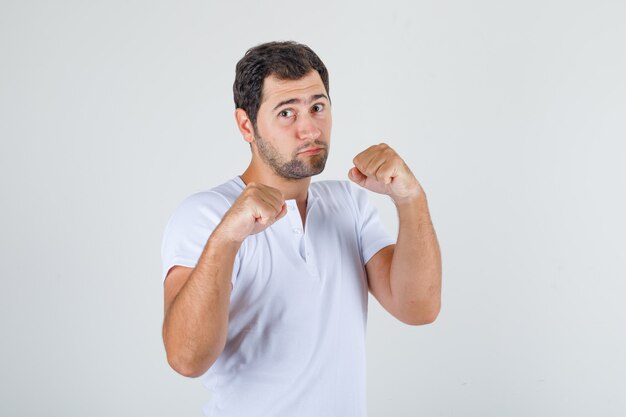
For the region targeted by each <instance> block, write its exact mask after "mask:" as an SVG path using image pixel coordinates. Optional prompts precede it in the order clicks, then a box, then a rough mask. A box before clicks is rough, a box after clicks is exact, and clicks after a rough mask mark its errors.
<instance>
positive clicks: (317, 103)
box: [163, 71, 441, 377]
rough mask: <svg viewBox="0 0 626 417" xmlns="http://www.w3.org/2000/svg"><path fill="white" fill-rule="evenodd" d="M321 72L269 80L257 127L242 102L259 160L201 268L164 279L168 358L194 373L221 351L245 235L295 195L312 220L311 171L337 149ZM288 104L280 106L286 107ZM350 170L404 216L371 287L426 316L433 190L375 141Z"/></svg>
mask: <svg viewBox="0 0 626 417" xmlns="http://www.w3.org/2000/svg"><path fill="white" fill-rule="evenodd" d="M327 97H328V93H327V92H326V90H325V88H324V85H323V83H322V80H321V78H320V77H319V74H318V73H317V72H316V71H311V72H309V73H308V74H306V75H305V76H304V77H303V78H301V79H299V80H279V79H277V78H275V77H273V76H269V77H267V78H266V79H265V81H264V86H263V95H262V101H261V105H260V108H259V112H258V116H257V125H256V129H255V127H254V126H253V125H252V121H251V120H250V119H249V118H248V115H247V113H246V112H245V111H244V110H243V109H237V110H236V111H235V119H236V122H237V126H238V128H239V130H240V132H241V134H242V136H243V139H244V140H245V141H246V142H248V143H250V144H251V149H252V160H251V162H250V165H249V166H248V168H247V169H246V171H245V172H244V173H243V174H242V175H241V178H242V180H243V181H244V183H245V184H246V188H245V189H244V191H243V192H242V193H241V195H240V196H239V198H238V199H237V200H236V201H235V202H234V204H233V205H232V207H231V208H230V209H229V210H228V211H227V212H226V214H225V215H224V218H223V219H222V221H221V222H220V224H219V225H218V226H217V227H216V229H215V230H214V232H213V233H212V234H211V236H210V237H209V239H208V241H207V244H206V246H205V248H204V250H203V252H202V254H201V256H200V258H199V260H198V264H197V265H196V267H195V268H186V267H182V266H175V267H173V268H172V269H171V270H170V271H169V273H168V276H167V279H166V280H165V300H164V304H165V318H164V321H163V341H164V344H165V348H166V352H167V357H168V362H169V363H170V366H171V367H172V368H173V369H174V370H176V371H177V372H179V373H180V374H182V375H185V376H189V377H197V376H200V375H202V374H203V373H204V372H206V370H208V369H209V368H210V367H211V365H212V364H213V363H214V362H215V360H216V359H217V357H218V356H219V355H220V353H221V352H222V350H223V349H224V346H225V343H226V336H227V332H228V307H229V302H230V292H231V290H232V284H231V275H232V268H233V263H234V260H235V255H236V253H237V251H238V250H239V247H240V246H241V244H242V242H243V241H244V240H245V238H246V237H248V236H249V235H251V234H255V233H259V232H262V231H263V230H265V229H266V228H267V227H269V226H271V225H272V224H273V223H275V222H276V221H278V220H280V219H281V218H282V217H283V216H284V215H285V214H286V212H287V211H286V210H287V208H286V205H285V200H287V199H295V200H296V203H297V205H298V209H299V211H300V215H301V217H302V222H303V225H304V224H305V220H306V204H307V201H306V198H307V194H308V187H309V185H310V181H311V176H312V175H315V174H317V173H319V172H321V170H323V168H324V164H325V161H326V158H327V156H328V150H329V147H330V132H331V127H332V115H331V111H330V110H331V107H330V101H329V99H328V98H327ZM281 103H283V104H282V105H280V104H281ZM353 163H354V167H352V168H351V169H350V170H349V171H348V178H349V179H350V180H351V181H353V182H355V183H356V184H358V185H360V186H362V187H364V188H366V189H368V190H370V191H372V192H376V193H382V194H387V195H389V196H390V197H391V198H392V200H393V201H394V203H395V205H396V207H397V211H398V216H399V226H400V227H399V233H398V239H397V243H396V244H395V245H390V246H387V247H386V248H383V249H381V250H380V251H379V252H378V253H377V254H376V255H374V256H373V257H372V258H371V259H370V261H369V262H368V263H367V265H366V266H365V267H366V272H367V276H368V285H369V290H370V292H371V293H372V295H374V297H375V298H376V299H377V300H378V301H379V302H380V303H381V304H382V305H383V307H384V308H385V309H386V310H387V311H389V312H390V313H391V314H392V315H393V316H394V317H396V318H397V319H398V320H400V321H402V322H404V323H407V324H411V325H419V324H427V323H431V322H432V321H434V320H435V318H436V317H437V315H438V314H439V310H440V304H441V301H440V300H441V255H440V250H439V244H438V242H437V237H436V234H435V230H434V228H433V225H432V221H431V218H430V213H429V210H428V203H427V200H426V194H425V193H424V190H423V189H422V187H421V185H420V184H419V182H418V181H417V179H416V178H415V176H414V175H413V173H412V172H411V170H410V169H409V168H408V166H407V165H406V163H405V162H404V161H403V160H402V159H401V158H400V157H399V156H398V154H397V153H396V152H395V151H394V150H393V149H392V148H390V147H389V146H388V145H386V144H384V143H383V144H379V145H374V146H371V147H369V148H367V149H365V150H364V151H363V152H361V153H359V154H358V155H357V156H356V157H355V158H354V160H353Z"/></svg>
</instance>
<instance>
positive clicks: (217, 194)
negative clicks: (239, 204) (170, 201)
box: [169, 177, 243, 223]
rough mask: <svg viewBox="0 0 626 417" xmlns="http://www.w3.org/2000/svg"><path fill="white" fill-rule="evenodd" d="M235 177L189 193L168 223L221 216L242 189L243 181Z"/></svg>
mask: <svg viewBox="0 0 626 417" xmlns="http://www.w3.org/2000/svg"><path fill="white" fill-rule="evenodd" d="M237 179H238V177H236V178H233V179H231V180H229V181H226V182H225V183H223V184H220V185H217V186H215V187H213V188H210V189H206V190H202V191H198V192H195V193H193V194H191V195H189V196H188V197H186V198H185V199H184V200H183V201H182V202H181V203H180V204H179V205H178V207H176V209H175V210H174V212H173V214H172V216H171V217H170V221H169V223H180V222H185V223H186V222H194V221H204V220H210V219H213V220H214V219H215V218H221V217H222V216H223V214H224V213H226V211H228V209H229V208H230V207H231V206H232V204H233V202H234V201H235V200H236V199H237V197H238V196H239V194H241V191H242V190H243V183H242V182H241V184H240V182H239V181H237Z"/></svg>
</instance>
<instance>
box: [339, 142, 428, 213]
mask: <svg viewBox="0 0 626 417" xmlns="http://www.w3.org/2000/svg"><path fill="white" fill-rule="evenodd" d="M352 162H353V163H354V168H351V169H350V171H349V172H348V178H350V179H351V180H352V181H353V182H355V183H357V184H359V185H360V186H361V187H363V188H366V189H368V190H370V191H373V192H375V193H379V194H387V195H388V196H390V197H391V198H392V199H393V200H394V201H395V202H396V203H399V202H401V201H404V200H412V199H416V198H420V197H423V196H424V190H423V189H422V186H421V185H420V183H419V182H418V181H417V179H416V178H415V176H414V175H413V173H412V172H411V170H410V169H409V167H408V166H407V165H406V164H405V163H404V161H403V160H402V158H400V156H399V155H398V154H397V153H396V151H394V150H393V149H391V148H390V147H389V146H388V145H387V144H385V143H381V144H379V145H374V146H370V147H369V148H367V149H366V150H364V151H363V152H361V153H360V154H358V155H357V156H355V157H354V159H353V160H352Z"/></svg>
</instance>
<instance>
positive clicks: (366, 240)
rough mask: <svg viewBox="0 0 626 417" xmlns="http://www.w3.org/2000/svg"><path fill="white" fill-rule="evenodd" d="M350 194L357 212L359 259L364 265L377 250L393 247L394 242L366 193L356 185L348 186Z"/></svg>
mask: <svg viewBox="0 0 626 417" xmlns="http://www.w3.org/2000/svg"><path fill="white" fill-rule="evenodd" d="M350 192H351V194H352V196H353V198H354V201H355V203H356V208H357V212H358V216H357V217H358V221H359V226H360V236H359V238H360V244H361V258H362V261H363V265H365V264H366V263H367V262H368V261H369V260H370V259H371V258H372V256H374V255H375V254H376V253H377V252H378V251H379V250H381V249H382V248H384V247H386V246H389V245H393V244H394V243H396V240H395V239H394V238H392V237H391V236H390V235H389V233H388V232H387V231H386V230H385V228H384V227H383V225H382V224H381V222H380V218H379V216H378V210H376V207H374V206H373V205H371V204H370V202H369V199H368V197H367V193H368V191H366V190H365V189H363V188H361V187H359V186H357V185H354V184H350Z"/></svg>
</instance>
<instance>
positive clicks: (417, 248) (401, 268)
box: [349, 144, 441, 324]
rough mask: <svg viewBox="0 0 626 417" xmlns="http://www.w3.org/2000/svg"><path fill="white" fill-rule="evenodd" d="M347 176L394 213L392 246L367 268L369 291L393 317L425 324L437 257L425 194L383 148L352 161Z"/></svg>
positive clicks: (432, 311)
mask: <svg viewBox="0 0 626 417" xmlns="http://www.w3.org/2000/svg"><path fill="white" fill-rule="evenodd" d="M354 164H355V167H354V168H352V169H351V170H350V172H349V177H350V179H351V180H352V181H354V182H356V183H357V184H359V185H361V186H362V187H364V188H366V189H368V190H370V191H373V192H376V193H381V194H387V195H389V196H390V197H391V198H392V199H393V201H394V203H395V205H396V208H397V209H398V217H399V232H398V240H397V243H396V245H390V246H388V247H386V248H383V249H382V250H380V251H379V252H378V253H377V254H376V255H374V256H373V257H372V258H371V259H370V260H369V261H368V263H367V265H366V270H367V276H368V283H369V288H370V291H371V292H372V294H373V295H374V296H375V297H376V299H377V300H378V301H379V302H380V303H381V305H382V306H383V307H385V309H386V310H387V311H389V312H390V313H391V314H392V315H393V316H394V317H396V318H397V319H399V320H401V321H402V322H404V323H407V324H427V323H431V322H432V321H434V320H435V318H436V317H437V315H438V314H439V310H440V308H441V253H440V249H439V243H438V242H437V236H436V234H435V229H434V228H433V225H432V221H431V219H430V213H429V210H428V203H427V200H426V194H425V193H424V190H423V189H422V187H421V185H420V184H419V182H418V181H417V179H416V178H415V176H414V175H413V173H412V172H411V170H410V169H409V168H408V166H406V164H405V163H404V161H403V160H402V159H401V158H400V157H399V156H398V154H397V153H396V152H395V151H394V150H393V149H391V148H390V147H389V146H387V145H386V144H379V145H375V146H371V147H370V148H368V149H366V150H365V151H363V152H361V153H360V154H359V155H357V156H356V157H355V158H354Z"/></svg>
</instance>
